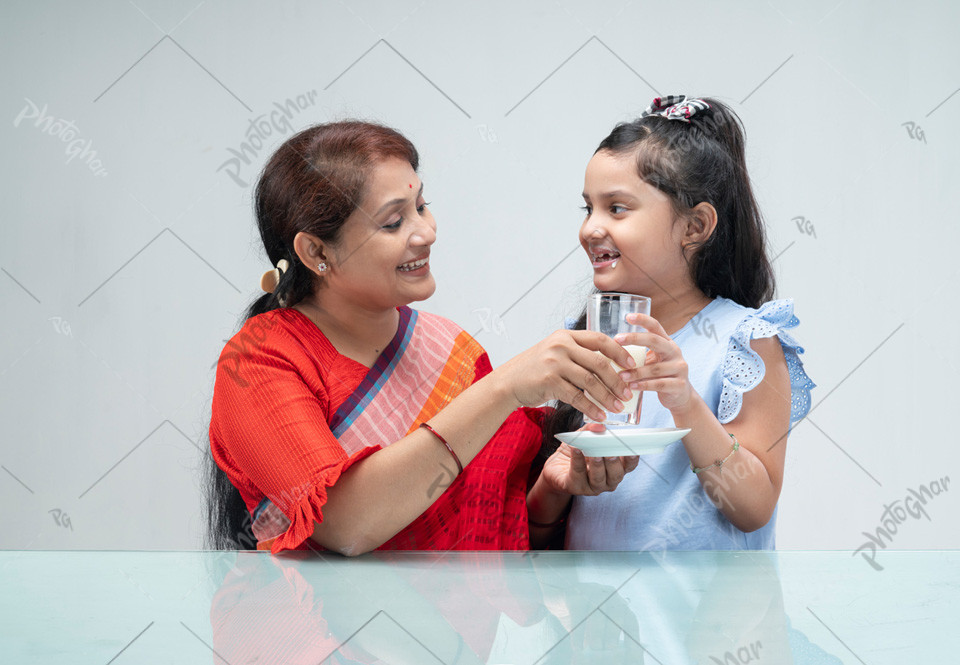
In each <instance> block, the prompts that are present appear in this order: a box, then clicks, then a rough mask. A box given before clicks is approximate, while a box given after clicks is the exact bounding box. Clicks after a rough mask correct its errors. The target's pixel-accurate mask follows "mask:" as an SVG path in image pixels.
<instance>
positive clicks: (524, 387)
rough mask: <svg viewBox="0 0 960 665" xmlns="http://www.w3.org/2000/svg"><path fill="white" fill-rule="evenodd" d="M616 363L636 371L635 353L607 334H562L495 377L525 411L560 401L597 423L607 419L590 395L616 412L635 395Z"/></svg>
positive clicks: (505, 366) (513, 360)
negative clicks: (617, 368) (591, 400)
mask: <svg viewBox="0 0 960 665" xmlns="http://www.w3.org/2000/svg"><path fill="white" fill-rule="evenodd" d="M598 351H599V353H597V352H598ZM601 354H602V355H601ZM610 360H613V361H614V362H616V363H617V364H618V365H619V366H620V367H630V368H633V367H636V363H634V361H633V358H631V357H630V354H629V353H627V351H626V350H625V349H624V348H623V347H622V346H621V345H620V344H617V343H616V342H615V341H613V339H611V338H610V337H607V336H606V335H603V334H601V333H598V332H589V331H586V330H558V331H556V332H554V333H553V334H551V335H550V336H549V337H547V338H546V339H544V340H543V341H541V342H540V343H539V344H537V345H536V346H533V347H531V348H529V349H527V350H526V351H524V352H523V353H521V354H520V355H518V356H515V357H514V358H511V359H510V360H509V361H507V362H506V363H504V364H503V365H502V366H501V367H499V368H497V369H496V370H495V373H496V374H497V375H499V377H500V378H501V380H503V381H504V382H505V383H506V385H507V386H508V387H509V389H510V390H511V391H512V394H513V396H514V398H515V399H516V401H517V403H518V404H519V405H520V406H539V405H540V404H543V403H544V402H549V401H550V400H554V399H558V400H560V401H562V402H566V403H567V404H569V405H571V406H572V407H574V408H576V409H578V410H579V411H581V412H582V413H583V414H584V415H586V416H587V417H589V418H591V419H593V420H604V418H605V414H604V413H603V411H602V410H601V409H599V408H598V407H597V406H596V405H595V404H593V403H591V402H590V400H588V399H587V397H586V395H585V394H584V393H589V394H590V396H592V397H593V399H595V400H596V401H597V402H598V403H600V404H603V405H604V407H605V408H606V409H608V410H609V411H613V412H620V411H622V410H623V402H621V401H620V400H625V399H629V398H630V396H631V394H632V393H631V392H630V390H629V388H627V384H626V382H625V381H624V380H623V379H621V378H620V377H619V376H618V375H617V372H616V370H615V369H614V368H613V367H612V366H611V365H610Z"/></svg>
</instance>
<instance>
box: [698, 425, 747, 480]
mask: <svg viewBox="0 0 960 665" xmlns="http://www.w3.org/2000/svg"><path fill="white" fill-rule="evenodd" d="M727 434H728V435H729V436H730V438H731V439H733V450H731V451H730V454H729V455H727V456H726V457H724V458H723V459H718V460H717V461H716V462H714V463H713V464H708V465H707V466H702V467H699V468H698V467H695V466H694V465H693V462H690V470H691V471H693V472H694V473H700V472H701V471H706V470H707V469H712V468H713V467H717V468H718V469H720V473H723V463H724V462H726V461H727V460H728V459H730V458H731V457H733V454H734V453H735V452H737V451H738V450H740V442H739V441H737V437H735V436H734V435H733V434H730V432H727Z"/></svg>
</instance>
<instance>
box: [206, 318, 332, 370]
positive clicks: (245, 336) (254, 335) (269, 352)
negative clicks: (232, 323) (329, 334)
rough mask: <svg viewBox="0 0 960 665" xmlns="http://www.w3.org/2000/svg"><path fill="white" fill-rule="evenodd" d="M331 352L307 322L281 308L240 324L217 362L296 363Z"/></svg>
mask: <svg viewBox="0 0 960 665" xmlns="http://www.w3.org/2000/svg"><path fill="white" fill-rule="evenodd" d="M335 353H336V350H335V349H334V348H333V345H332V344H330V342H329V340H327V338H326V337H324V336H323V334H322V333H321V332H320V329H319V328H317V326H316V325H315V324H314V323H313V322H312V321H310V319H308V318H307V317H306V316H304V315H303V314H301V313H300V312H299V311H297V310H295V309H293V308H290V307H282V308H279V309H273V310H270V311H268V312H264V313H262V314H257V315H256V316H251V317H250V318H249V319H247V320H246V321H244V323H243V325H241V326H240V329H239V330H238V331H237V332H236V333H234V335H233V336H232V337H230V339H228V340H227V341H226V345H225V346H224V347H223V351H221V353H220V362H224V361H225V360H231V361H233V362H237V361H239V360H241V359H243V360H249V359H254V358H258V357H283V358H285V359H287V360H289V361H291V362H294V363H295V364H296V363H297V362H298V361H300V360H307V359H316V358H317V357H318V356H319V357H325V356H327V355H334V354H335Z"/></svg>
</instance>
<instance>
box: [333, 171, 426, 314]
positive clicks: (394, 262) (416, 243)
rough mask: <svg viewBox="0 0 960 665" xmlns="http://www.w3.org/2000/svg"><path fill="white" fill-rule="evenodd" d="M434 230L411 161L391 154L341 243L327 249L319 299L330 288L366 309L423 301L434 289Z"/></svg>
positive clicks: (348, 223)
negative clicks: (326, 264)
mask: <svg viewBox="0 0 960 665" xmlns="http://www.w3.org/2000/svg"><path fill="white" fill-rule="evenodd" d="M436 231H437V225H436V223H435V222H434V221H433V215H432V214H431V213H430V211H429V210H427V204H426V202H425V201H424V199H423V183H421V182H420V179H419V178H418V177H417V174H416V173H415V172H414V170H413V167H411V166H410V163H409V162H407V161H405V160H402V159H396V158H391V159H388V160H385V161H383V162H381V163H380V164H378V165H377V166H376V167H374V169H373V172H372V174H371V175H370V177H369V179H368V181H367V191H366V194H365V196H364V199H363V201H362V202H361V204H360V206H359V207H358V208H357V209H356V210H355V211H354V212H353V214H351V215H350V217H349V218H348V219H347V221H346V223H345V224H344V226H343V230H342V232H341V237H340V241H339V242H338V243H337V244H336V245H335V246H332V247H331V248H330V250H328V252H327V257H328V259H332V261H328V265H330V270H329V271H328V272H327V274H326V275H325V276H324V279H325V280H327V288H326V289H323V290H321V292H320V293H321V297H323V295H322V294H323V293H324V291H327V292H328V293H329V292H330V291H333V292H336V293H337V295H338V297H340V298H342V299H345V300H346V301H347V302H352V303H357V304H359V305H361V306H362V307H365V308H368V309H387V308H393V307H397V306H399V305H406V304H408V303H411V302H414V301H418V300H426V299H427V298H429V297H430V296H431V295H433V292H434V291H435V290H436V282H435V281H434V279H433V275H432V274H431V273H430V261H429V257H430V247H431V246H432V245H433V243H434V242H435V241H436V239H437V234H436ZM331 250H332V251H331ZM331 253H332V256H331Z"/></svg>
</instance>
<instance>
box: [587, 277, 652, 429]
mask: <svg viewBox="0 0 960 665" xmlns="http://www.w3.org/2000/svg"><path fill="white" fill-rule="evenodd" d="M650 304H651V300H650V298H647V297H646V296H637V295H634V294H632V293H594V294H591V295H590V300H589V302H588V303H587V330H593V331H595V332H601V333H603V334H604V335H607V336H608V337H614V336H616V335H619V334H620V333H632V332H646V329H645V328H643V327H642V326H637V325H633V324H630V323H627V318H626V317H627V314H650ZM623 348H624V349H626V350H627V352H628V353H629V354H630V355H631V356H632V357H633V359H634V361H636V363H637V367H642V366H643V363H644V361H645V360H646V358H647V347H645V346H638V345H636V344H626V345H624V347H623ZM597 353H600V352H599V351H598V352H597ZM610 364H611V365H613V367H614V369H616V370H617V371H618V372H620V371H623V369H624V368H623V367H620V366H619V365H617V364H616V363H615V362H613V361H612V360H611V361H610ZM642 397H643V391H641V390H635V391H633V397H631V398H630V399H629V400H621V401H622V402H623V405H624V407H623V411H621V412H620V413H614V412H612V411H607V410H606V409H604V412H605V413H606V414H607V415H606V418H604V420H603V424H604V425H607V426H616V425H636V424H637V423H639V422H640V403H641V398H642ZM587 398H588V399H590V401H591V402H593V403H594V404H597V402H596V401H595V400H593V399H592V398H590V396H589V395H587ZM597 406H600V408H603V407H602V406H601V405H600V404H597Z"/></svg>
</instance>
